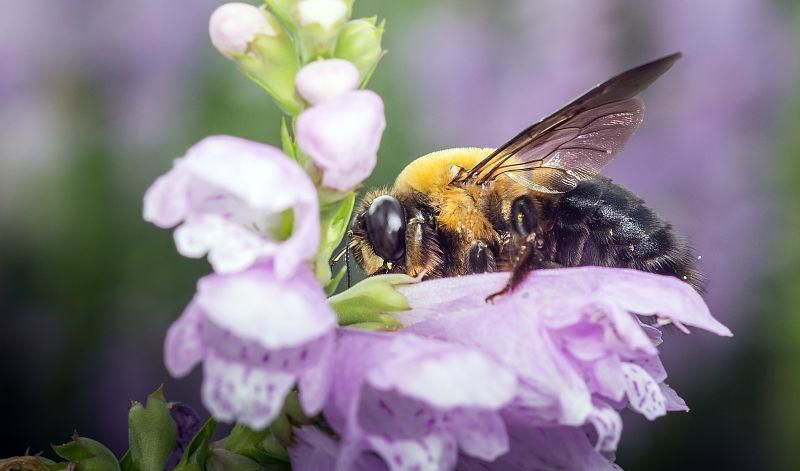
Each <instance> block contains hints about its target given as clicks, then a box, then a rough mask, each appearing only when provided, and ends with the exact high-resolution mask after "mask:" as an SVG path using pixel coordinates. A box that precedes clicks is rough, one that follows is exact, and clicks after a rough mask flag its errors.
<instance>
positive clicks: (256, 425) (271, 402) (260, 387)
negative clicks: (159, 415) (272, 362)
mask: <svg viewBox="0 0 800 471" xmlns="http://www.w3.org/2000/svg"><path fill="white" fill-rule="evenodd" d="M203 366H204V378H203V388H202V396H203V403H204V404H205V406H206V407H207V408H208V410H209V411H211V414H212V415H213V416H214V417H215V418H217V419H218V420H220V421H223V422H231V421H234V420H236V421H238V422H241V423H243V424H245V425H247V426H249V427H251V428H253V429H256V430H260V429H263V428H264V427H266V426H267V425H269V424H270V423H271V422H272V421H273V420H274V419H275V417H277V416H278V414H279V413H280V411H281V407H282V405H283V401H284V399H285V398H286V395H287V394H288V393H289V390H290V389H291V388H292V385H294V376H293V375H291V374H287V373H281V372H279V371H268V370H264V369H259V368H255V367H252V366H249V365H244V364H241V363H237V362H234V361H229V360H226V359H223V358H219V357H217V356H216V355H214V354H213V353H212V354H210V355H208V356H207V357H206V359H205V362H204V364H203Z"/></svg>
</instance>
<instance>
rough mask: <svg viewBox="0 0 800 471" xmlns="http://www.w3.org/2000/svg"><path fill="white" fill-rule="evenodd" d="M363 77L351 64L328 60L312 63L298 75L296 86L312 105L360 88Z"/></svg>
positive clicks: (338, 60)
mask: <svg viewBox="0 0 800 471" xmlns="http://www.w3.org/2000/svg"><path fill="white" fill-rule="evenodd" d="M360 81H361V77H360V76H359V74H358V69H356V66H355V65H353V64H352V63H351V62H348V61H346V60H343V59H327V60H319V61H315V62H312V63H310V64H308V65H306V66H305V67H303V68H302V69H300V72H298V73H297V77H296V78H295V86H296V87H297V92H298V93H300V96H302V97H303V98H304V99H305V100H306V101H307V102H309V103H311V104H312V105H316V104H317V103H321V102H323V101H326V100H330V99H331V98H336V97H338V96H340V95H343V94H345V93H347V92H351V91H353V90H355V89H356V88H358V84H359V83H360Z"/></svg>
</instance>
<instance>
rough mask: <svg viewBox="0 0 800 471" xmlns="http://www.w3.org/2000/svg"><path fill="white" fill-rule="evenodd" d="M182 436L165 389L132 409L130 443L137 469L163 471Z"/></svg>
mask: <svg viewBox="0 0 800 471" xmlns="http://www.w3.org/2000/svg"><path fill="white" fill-rule="evenodd" d="M177 437H178V430H177V426H176V425H175V421H174V420H172V415H171V414H170V412H169V407H168V405H167V401H166V399H165V398H164V393H163V392H162V388H161V387H159V388H158V390H156V391H155V392H154V393H152V394H150V396H148V398H147V405H146V406H142V404H140V403H138V402H137V403H134V404H133V406H132V407H131V408H130V410H129V411H128V442H129V444H130V452H131V459H132V460H133V469H136V470H138V471H163V470H164V464H165V463H166V462H167V459H168V458H169V455H170V453H172V449H173V448H174V447H175V442H176V440H177Z"/></svg>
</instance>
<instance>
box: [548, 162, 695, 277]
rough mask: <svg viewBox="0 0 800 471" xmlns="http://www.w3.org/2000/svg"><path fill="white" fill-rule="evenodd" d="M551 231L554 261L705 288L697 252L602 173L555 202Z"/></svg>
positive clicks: (550, 247)
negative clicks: (677, 280)
mask: <svg viewBox="0 0 800 471" xmlns="http://www.w3.org/2000/svg"><path fill="white" fill-rule="evenodd" d="M552 211H553V214H552V215H551V217H552V221H553V227H552V230H551V231H550V234H549V237H547V239H548V240H547V242H548V244H547V245H548V246H549V249H550V252H551V254H552V258H553V261H555V262H556V263H558V264H560V265H563V266H583V265H597V266H608V267H618V268H634V269H637V270H642V271H647V272H651V273H658V274H662V275H670V276H675V277H678V278H680V279H682V280H684V281H687V282H688V283H690V284H691V285H692V286H694V287H695V288H697V289H698V290H701V289H702V287H703V279H702V276H701V274H700V273H699V272H698V271H697V269H696V268H695V261H696V258H695V257H694V255H693V254H692V251H691V249H690V248H689V246H688V245H687V244H686V242H685V241H684V240H683V239H682V238H681V237H679V236H677V235H676V234H675V233H674V232H673V230H672V226H671V225H670V224H669V223H667V222H665V221H664V220H662V219H661V218H659V217H658V216H657V215H656V214H655V212H653V211H652V210H651V209H650V208H648V207H647V206H646V205H645V204H644V201H642V200H641V199H640V198H639V197H638V196H636V195H635V194H633V193H631V192H630V191H628V190H626V189H625V188H623V187H621V186H619V185H616V184H614V183H612V182H611V181H610V180H609V179H607V178H604V177H596V178H594V179H591V180H587V181H584V182H581V183H580V184H579V185H578V186H577V188H575V189H574V190H572V191H571V192H569V193H566V194H564V195H562V196H561V197H560V198H559V199H558V201H557V203H556V204H554V205H552Z"/></svg>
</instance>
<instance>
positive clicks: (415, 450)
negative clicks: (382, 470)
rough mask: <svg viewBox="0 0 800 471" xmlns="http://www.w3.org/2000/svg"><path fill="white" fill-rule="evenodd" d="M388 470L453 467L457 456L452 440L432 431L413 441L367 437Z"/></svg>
mask: <svg viewBox="0 0 800 471" xmlns="http://www.w3.org/2000/svg"><path fill="white" fill-rule="evenodd" d="M367 441H368V442H369V445H370V447H372V449H374V450H375V451H376V452H377V453H378V454H379V455H380V456H381V457H382V458H383V459H384V461H385V462H386V464H388V465H389V469H390V470H391V471H442V470H449V469H453V467H454V466H455V464H456V460H457V458H458V454H457V452H456V444H455V440H454V439H453V438H452V437H450V436H449V435H438V434H433V435H429V436H427V437H423V438H420V439H417V440H389V439H386V438H383V437H370V438H368V439H367Z"/></svg>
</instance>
